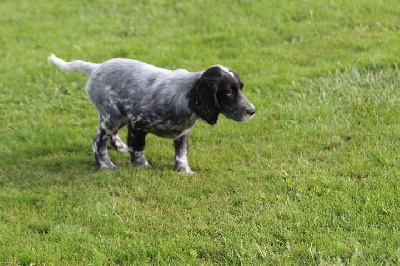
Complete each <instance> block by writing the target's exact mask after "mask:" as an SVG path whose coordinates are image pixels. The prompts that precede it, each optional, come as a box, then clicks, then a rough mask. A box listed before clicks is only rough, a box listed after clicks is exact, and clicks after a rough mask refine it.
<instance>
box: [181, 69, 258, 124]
mask: <svg viewBox="0 0 400 266" xmlns="http://www.w3.org/2000/svg"><path fill="white" fill-rule="evenodd" d="M242 89H243V82H242V81H241V80H240V77H239V75H238V74H237V73H236V72H235V71H234V70H232V69H230V68H228V67H225V66H220V65H217V66H212V67H210V68H208V69H207V70H206V71H204V72H203V74H202V75H201V77H200V78H199V79H198V80H197V81H196V82H195V84H194V87H193V89H192V90H191V92H190V93H189V107H190V108H191V109H192V110H193V111H194V112H195V113H196V114H197V115H198V116H200V118H201V119H203V120H205V121H206V122H207V123H209V124H210V125H214V124H215V123H217V120H218V115H219V114H220V113H222V114H223V115H225V116H226V117H227V118H229V119H232V120H235V121H245V120H247V119H249V118H251V117H252V116H253V115H254V113H255V112H256V109H255V107H254V105H253V104H251V103H250V102H249V100H247V98H246V96H244V94H243V92H242Z"/></svg>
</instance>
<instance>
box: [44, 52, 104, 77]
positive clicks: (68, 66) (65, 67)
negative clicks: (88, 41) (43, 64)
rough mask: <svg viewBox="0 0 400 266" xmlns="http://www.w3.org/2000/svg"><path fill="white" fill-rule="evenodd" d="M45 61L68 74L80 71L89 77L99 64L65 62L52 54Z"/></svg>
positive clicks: (79, 61) (78, 61)
mask: <svg viewBox="0 0 400 266" xmlns="http://www.w3.org/2000/svg"><path fill="white" fill-rule="evenodd" d="M47 61H49V62H51V63H53V64H55V65H56V66H57V67H58V68H59V69H61V70H62V71H64V72H68V73H70V72H75V71H80V72H85V73H86V74H88V75H89V76H90V74H92V71H93V70H94V69H95V68H96V67H97V66H99V64H94V63H89V62H84V61H82V60H76V61H72V62H65V61H64V60H62V59H61V58H58V57H56V56H55V55H54V54H51V55H50V56H49V57H48V58H47Z"/></svg>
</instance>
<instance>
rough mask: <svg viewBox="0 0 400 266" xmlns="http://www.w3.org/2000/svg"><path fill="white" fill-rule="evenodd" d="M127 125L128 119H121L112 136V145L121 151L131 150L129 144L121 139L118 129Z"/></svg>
mask: <svg viewBox="0 0 400 266" xmlns="http://www.w3.org/2000/svg"><path fill="white" fill-rule="evenodd" d="M125 125H126V121H121V123H120V124H119V126H118V128H117V130H116V131H114V134H113V135H112V136H111V138H110V143H111V146H113V147H114V148H115V149H116V150H117V151H119V152H129V149H128V146H127V145H126V144H125V143H124V142H123V141H122V140H121V138H120V137H119V135H118V130H120V129H121V128H122V127H124V126H125Z"/></svg>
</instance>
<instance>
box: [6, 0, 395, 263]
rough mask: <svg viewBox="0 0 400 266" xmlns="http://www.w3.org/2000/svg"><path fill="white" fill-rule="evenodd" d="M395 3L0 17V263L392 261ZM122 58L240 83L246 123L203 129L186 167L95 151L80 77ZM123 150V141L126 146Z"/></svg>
mask: <svg viewBox="0 0 400 266" xmlns="http://www.w3.org/2000/svg"><path fill="white" fill-rule="evenodd" d="M399 13H400V3H399V2H398V1H394V0H388V1H383V0H374V1H371V0H368V1H367V0H362V1H361V0H359V1H347V0H342V1H327V0H324V1H316V0H309V1H290V0H285V1H252V0H251V1H250V0H242V1H206V0H202V1H186V2H179V1H176V2H175V1H173V2H171V1H161V0H160V1H124V0H118V1H104V0H103V1H100V0H99V1H90V2H82V1H76V0H72V1H62V2H60V1H44V0H38V1H34V2H33V1H26V0H25V1H24V0H17V1H15V0H14V1H10V0H3V1H2V2H0V32H1V34H0V45H1V48H0V56H1V58H2V60H1V64H0V123H1V124H0V125H1V126H0V157H1V158H0V265H2V264H4V265H10V264H11V265H18V264H21V265H29V264H32V265H41V264H46V265H60V264H66V265H75V264H79V265H115V264H136V265H143V264H160V265H165V264H170V265H177V264H178V265H202V264H203V265H209V264H229V265H231V264H244V265H258V264H267V265H269V264H279V265H299V264H301V265H302V264H307V265H309V264H312V265H342V264H351V265H381V264H388V265H390V264H392V265H397V264H399V263H400V259H399V258H400V232H399V227H400V212H399V206H400V198H399V189H400V188H399V185H398V184H399V182H400V170H399V169H400V151H399V149H398V147H399V144H400V133H399V132H400V119H399V113H400V110H399V106H400V90H399V84H400V75H399V74H400V73H399V67H398V64H399V57H398V55H399V54H400V49H399V48H400V35H399V33H400V31H399V30H400V17H399ZM50 53H55V54H56V55H57V56H59V57H61V58H64V59H66V60H73V59H82V60H86V61H91V62H102V61H105V60H107V59H109V58H112V57H130V58H136V59H138V60H141V61H145V62H148V63H152V64H154V65H157V66H160V67H164V68H170V69H175V68H186V69H188V70H191V71H198V70H201V69H205V68H207V67H209V66H211V65H213V64H217V63H218V64H225V65H228V66H230V67H232V68H233V69H235V70H237V71H238V72H239V73H240V74H241V77H242V79H243V80H244V82H245V93H246V95H247V96H248V98H249V99H250V100H251V101H252V102H253V103H254V104H255V105H256V107H257V114H256V116H255V118H254V119H252V120H250V121H247V122H244V123H235V122H233V121H230V120H227V119H225V118H223V117H221V118H220V120H219V122H218V125H217V126H215V127H210V126H208V125H206V124H205V123H199V124H198V125H197V126H196V127H195V129H194V130H193V131H192V133H191V136H190V145H191V151H190V157H189V161H190V164H191V167H192V169H193V170H194V171H196V172H197V173H196V174H195V175H191V176H184V175H181V174H178V173H176V172H175V171H174V170H173V162H172V158H173V147H172V141H171V140H167V139H161V138H157V137H155V136H149V137H148V142H147V151H146V154H147V158H148V160H149V161H150V163H151V164H152V168H150V169H138V168H135V167H131V166H130V165H129V157H128V155H126V154H120V153H117V152H115V151H110V156H111V158H112V160H113V161H114V162H115V163H116V164H117V165H118V167H119V168H118V170H117V171H99V170H98V169H97V167H96V165H95V162H94V157H93V155H92V152H91V140H92V138H93V137H94V135H95V132H96V126H97V116H96V111H95V109H94V108H93V107H92V105H91V103H90V101H89V100H88V99H87V97H86V95H85V92H84V90H83V87H84V84H85V82H86V76H85V75H83V74H71V75H66V74H65V73H62V72H61V71H59V70H57V69H56V68H55V67H54V66H51V65H49V64H47V62H46V58H47V56H48V55H49V54H50ZM124 136H126V133H125V134H124Z"/></svg>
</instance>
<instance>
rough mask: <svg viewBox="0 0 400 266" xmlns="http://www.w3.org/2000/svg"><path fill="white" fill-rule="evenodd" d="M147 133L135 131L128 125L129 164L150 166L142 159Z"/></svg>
mask: <svg viewBox="0 0 400 266" xmlns="http://www.w3.org/2000/svg"><path fill="white" fill-rule="evenodd" d="M146 135H147V133H145V132H141V131H136V130H134V129H133V128H132V126H131V125H128V150H129V153H130V154H131V164H133V165H137V166H150V164H149V163H148V162H147V161H146V158H145V157H144V149H145V146H146Z"/></svg>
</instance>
